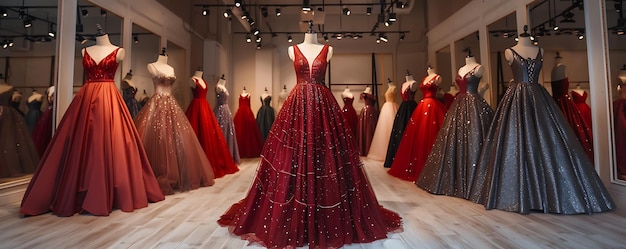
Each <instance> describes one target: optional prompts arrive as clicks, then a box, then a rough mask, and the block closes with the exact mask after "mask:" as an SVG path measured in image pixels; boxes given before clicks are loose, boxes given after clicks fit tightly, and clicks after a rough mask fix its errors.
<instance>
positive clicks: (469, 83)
mask: <svg viewBox="0 0 626 249" xmlns="http://www.w3.org/2000/svg"><path fill="white" fill-rule="evenodd" d="M475 70H476V67H475V68H473V69H472V70H471V71H469V72H467V73H466V74H465V75H463V76H461V75H458V76H457V78H456V84H457V86H458V87H459V90H460V92H459V94H458V95H457V96H456V98H455V100H454V101H453V102H452V104H451V106H450V109H449V110H448V112H447V113H446V118H445V120H444V122H443V126H442V127H441V129H440V130H439V133H438V134H437V138H436V140H435V145H434V146H433V148H432V149H431V151H430V154H429V155H428V159H426V164H425V165H424V169H423V170H422V173H421V174H420V176H419V178H418V180H417V181H416V184H417V186H419V187H420V188H422V189H424V190H426V191H428V192H430V193H433V194H439V195H448V196H455V197H460V198H466V199H467V198H468V195H469V187H470V184H471V183H472V177H473V176H474V169H475V168H476V163H477V162H478V157H479V156H480V148H481V146H482V144H483V138H484V135H485V134H486V133H487V130H488V129H489V125H490V124H491V120H492V117H493V110H492V109H491V106H489V104H487V102H486V101H485V99H483V97H482V96H480V95H479V94H478V84H479V83H480V77H477V76H476V75H474V72H475Z"/></svg>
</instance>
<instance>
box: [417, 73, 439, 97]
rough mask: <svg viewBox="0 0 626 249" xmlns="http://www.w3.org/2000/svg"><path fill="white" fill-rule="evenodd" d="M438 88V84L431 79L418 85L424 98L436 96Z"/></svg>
mask: <svg viewBox="0 0 626 249" xmlns="http://www.w3.org/2000/svg"><path fill="white" fill-rule="evenodd" d="M436 77H439V76H436ZM436 77H435V78H436ZM438 89H439V86H438V85H437V84H435V83H434V82H433V81H432V80H431V81H430V82H428V83H426V84H421V85H420V90H421V91H422V95H423V96H424V98H435V97H436V96H437V90H438Z"/></svg>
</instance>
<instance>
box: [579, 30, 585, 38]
mask: <svg viewBox="0 0 626 249" xmlns="http://www.w3.org/2000/svg"><path fill="white" fill-rule="evenodd" d="M577 35H578V40H582V39H585V35H584V34H583V32H580V31H578V34H577Z"/></svg>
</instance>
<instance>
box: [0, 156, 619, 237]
mask: <svg viewBox="0 0 626 249" xmlns="http://www.w3.org/2000/svg"><path fill="white" fill-rule="evenodd" d="M364 162H365V165H366V168H367V172H368V175H369V178H370V181H371V182H372V185H373V186H374V189H375V191H376V194H377V196H378V199H379V201H380V203H381V204H383V205H384V206H385V207H387V208H389V209H391V210H394V211H396V212H398V213H399V214H400V215H401V216H402V217H403V218H404V232H402V233H397V234H391V235H390V238H389V239H386V240H382V241H376V242H374V243H370V244H353V245H349V246H345V247H344V248H372V249H373V248H376V249H379V248H388V249H402V248H411V249H413V248H626V214H624V212H623V210H620V209H618V210H617V211H613V212H609V213H603V214H594V215H550V214H530V215H520V214H516V213H508V212H503V211H499V210H490V211H486V210H485V209H484V208H483V207H482V206H480V205H477V204H474V203H471V202H469V201H466V200H462V199H458V198H452V197H445V196H434V195H431V194H428V193H426V192H425V191H423V190H421V189H419V188H417V187H416V186H415V185H413V184H412V183H410V182H405V181H401V180H397V179H396V178H393V177H391V176H389V175H387V174H386V172H385V169H384V168H383V167H382V166H381V165H382V163H379V162H375V161H369V160H367V159H364ZM257 163H258V159H256V160H244V161H243V162H242V164H241V165H240V169H241V171H240V172H239V173H237V174H235V175H230V176H227V177H225V178H221V179H218V180H217V182H216V184H215V186H212V187H207V188H201V189H198V190H194V191H191V192H187V193H179V194H176V195H172V196H168V197H166V199H165V201H162V202H159V203H154V204H150V206H148V207H147V208H144V209H140V210H137V211H135V212H133V213H124V212H121V211H119V210H116V211H114V212H113V213H111V215H110V216H109V217H93V216H89V215H75V216H73V217H66V218H60V217H57V216H54V215H51V214H45V215H40V216H35V217H29V218H19V216H18V207H19V198H18V199H15V200H14V201H10V203H3V204H4V205H1V206H0V248H211V249H213V248H260V247H259V246H258V245H248V243H247V242H246V241H243V240H241V239H239V237H236V236H232V235H229V234H228V231H227V230H226V229H225V228H222V227H219V226H218V225H217V223H216V220H217V218H218V217H219V216H220V215H221V214H222V213H223V212H224V211H225V210H226V209H227V208H228V207H229V206H230V204H232V203H233V202H235V201H237V200H239V199H241V198H242V197H243V196H244V194H245V193H246V191H247V189H248V187H249V185H250V182H251V180H252V178H253V176H254V173H255V170H256V166H257ZM19 191H21V192H22V193H23V190H19Z"/></svg>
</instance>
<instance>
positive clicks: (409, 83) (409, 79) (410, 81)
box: [402, 71, 417, 92]
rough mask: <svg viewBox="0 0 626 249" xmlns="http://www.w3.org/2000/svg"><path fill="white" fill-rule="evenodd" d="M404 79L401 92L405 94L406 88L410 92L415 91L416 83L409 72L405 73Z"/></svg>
mask: <svg viewBox="0 0 626 249" xmlns="http://www.w3.org/2000/svg"><path fill="white" fill-rule="evenodd" d="M404 79H405V80H406V81H405V82H404V83H402V92H405V91H406V89H407V88H410V89H411V91H412V92H415V91H417V81H415V79H413V75H411V74H410V73H409V71H407V72H406V76H404Z"/></svg>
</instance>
